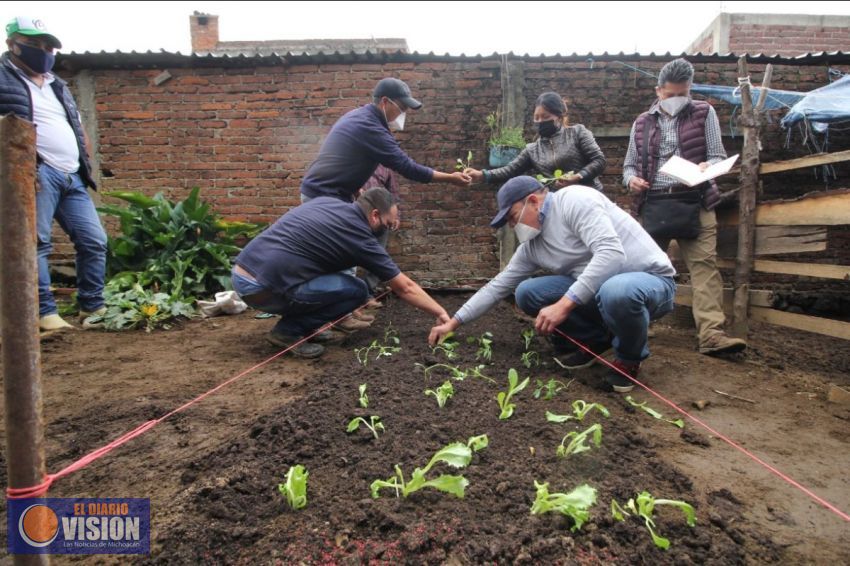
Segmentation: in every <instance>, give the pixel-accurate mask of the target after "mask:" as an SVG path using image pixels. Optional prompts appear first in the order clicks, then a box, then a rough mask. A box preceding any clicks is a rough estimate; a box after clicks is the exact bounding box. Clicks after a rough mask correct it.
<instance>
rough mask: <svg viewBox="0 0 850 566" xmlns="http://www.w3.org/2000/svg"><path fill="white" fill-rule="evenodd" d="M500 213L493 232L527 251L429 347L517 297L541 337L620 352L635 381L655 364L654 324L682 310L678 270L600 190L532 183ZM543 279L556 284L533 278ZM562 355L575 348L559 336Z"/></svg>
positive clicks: (509, 196) (571, 361) (614, 385)
mask: <svg viewBox="0 0 850 566" xmlns="http://www.w3.org/2000/svg"><path fill="white" fill-rule="evenodd" d="M497 200H498V203H499V213H498V214H497V215H496V216H495V218H493V221H492V222H491V223H490V226H492V227H494V228H499V227H501V226H503V225H504V224H505V223H508V225H510V226H511V227H512V228H513V229H514V231H515V232H516V235H517V239H518V240H519V241H520V243H521V245H520V246H519V248H518V249H517V251H516V253H515V254H514V256H513V258H512V259H511V261H510V263H509V264H508V266H507V267H506V268H505V270H504V271H502V272H501V273H499V274H498V275H496V277H495V278H494V279H492V280H491V281H490V282H489V283H488V284H487V285H485V286H484V287H483V288H482V289H481V290H479V291H478V292H477V293H475V295H473V296H472V297H471V298H470V299H469V300H468V301H467V302H466V303H465V304H464V305H463V306H462V307H461V308H460V309H459V310H458V311H457V313H455V315H454V317H452V319H451V320H449V321H448V322H446V323H443V324H440V325H437V326H435V327H434V328H432V329H431V334H430V336H429V337H428V340H429V342H430V343H431V344H434V343H436V342H437V341H439V340H440V339H441V338H442V337H443V336H445V335H446V333H448V332H450V331H453V330H455V329H456V328H458V327H459V326H460V325H461V324H463V323H466V322H470V321H472V320H474V319H476V318H478V317H480V316H481V315H483V314H484V313H486V312H487V311H488V310H490V309H491V308H492V307H493V306H494V305H495V304H496V303H497V302H499V301H500V300H501V299H503V298H505V297H507V296H508V295H510V294H511V292H515V295H516V302H517V305H518V306H519V307H520V308H521V309H522V310H523V311H525V312H526V313H528V314H529V315H532V316H536V317H537V320H536V321H535V329H536V330H537V332H538V333H539V334H543V335H549V334H551V333H552V332H553V331H554V330H555V329H556V328H557V329H559V330H560V331H561V332H563V333H564V334H566V335H567V336H569V337H571V338H573V339H575V340H576V341H578V342H580V343H582V344H584V345H585V346H587V347H588V348H589V349H591V350H592V351H593V352H594V353H596V354H597V355H602V354H603V353H605V352H606V351H608V350H609V349H610V348H611V347H612V346H613V348H614V352H615V359H614V362H613V364H614V366H616V367H617V368H618V369H619V370H620V371H622V372H625V373H627V374H628V375H630V376H632V377H637V376H638V370H639V369H640V363H641V361H643V360H644V359H646V358H647V357H648V356H649V347H648V343H647V330H648V328H649V321H650V320H654V319H657V318H660V317H662V316H664V315H665V314H667V313H669V312H671V311H672V310H673V297H674V294H675V291H676V284H675V283H674V282H673V275H675V273H676V271H675V269H673V265H672V264H671V263H670V260H669V258H668V257H667V254H665V253H664V252H663V251H662V250H661V248H659V247H658V245H657V244H656V243H655V241H653V239H652V238H651V237H650V236H649V234H647V233H646V232H645V231H644V230H643V228H641V226H640V225H639V224H638V223H637V221H635V219H634V218H632V217H631V216H630V215H628V214H627V213H625V212H624V211H623V210H621V209H620V208H619V207H617V206H616V205H615V204H614V203H612V202H611V201H610V200H608V199H607V198H606V197H605V196H604V195H602V194H601V193H600V192H599V191H597V190H596V189H592V188H590V187H584V186H580V185H576V186H573V187H571V188H570V190H568V191H558V192H556V193H552V194H549V193H548V191H547V189H546V188H545V187H544V186H543V185H541V184H540V183H539V182H538V181H537V180H536V179H534V178H533V177H527V176H522V177H515V178H513V179H511V180H510V181H508V182H507V183H505V184H504V185H503V186H502V188H501V189H499V193H498V196H497ZM538 270H545V271H548V272H550V273H551V274H552V275H546V276H543V277H534V278H532V277H531V276H532V274H533V273H535V272H536V271H538ZM552 342H553V344H554V345H555V348H556V351H559V350H560V352H565V351H568V350H569V345H568V343H567V342H566V341H565V340H564V339H563V338H561V337H559V336H557V335H556V336H553V337H552ZM595 361H596V358H595V357H594V356H592V355H590V354H588V353H587V352H585V351H584V350H581V349H575V350H574V351H573V352H572V353H571V354H569V355H567V356H565V357H564V358H563V365H564V366H565V367H567V368H568V369H580V368H585V367H588V366H590V365H592V364H593V363H594V362H595ZM606 381H607V384H608V386H609V387H610V388H611V389H613V390H614V391H618V392H621V393H625V392H628V391H631V389H632V387H633V385H632V382H631V380H629V379H628V378H626V377H625V376H623V375H622V374H620V373H618V372H616V371H614V370H611V371H610V373H609V374H608V376H607V378H606Z"/></svg>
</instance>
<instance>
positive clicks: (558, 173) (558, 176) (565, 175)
mask: <svg viewBox="0 0 850 566" xmlns="http://www.w3.org/2000/svg"><path fill="white" fill-rule="evenodd" d="M573 175H575V173H574V172H573V171H567V172H566V173H564V172H563V171H561V170H560V169H555V174H554V175H553V176H552V177H546V176H545V175H537V180H538V181H540V182H541V183H543V184H544V185H550V184H552V183H554V182H555V181H560V180H561V179H568V178H570V177H572V176H573Z"/></svg>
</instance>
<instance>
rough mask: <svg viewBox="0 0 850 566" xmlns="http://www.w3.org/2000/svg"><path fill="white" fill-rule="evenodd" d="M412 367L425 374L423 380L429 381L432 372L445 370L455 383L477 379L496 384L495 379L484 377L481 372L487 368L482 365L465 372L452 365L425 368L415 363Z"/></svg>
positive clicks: (435, 365)
mask: <svg viewBox="0 0 850 566" xmlns="http://www.w3.org/2000/svg"><path fill="white" fill-rule="evenodd" d="M413 365H414V366H416V367H418V368H420V369H421V370H422V372H423V373H424V374H425V379H430V378H431V373H432V372H433V371H435V370H440V369H445V370H448V371H449V375H450V377H451V378H452V379H454V380H455V381H463V380H464V379H466V378H467V377H477V378H480V379H484V380H486V381H489V382H491V383H496V380H495V379H493V378H492V377H487V376H486V375H484V374H483V373H482V372H481V371H482V370H483V369H484V368H486V367H487V366H485V365H483V364H482V365H479V366H475V367H473V368H469V369H467V370H465V371H464V370H462V369H460V368H459V367H458V366H453V365H449V364H433V365H430V366H427V367H426V366H424V365H422V364H420V363H416V364H413Z"/></svg>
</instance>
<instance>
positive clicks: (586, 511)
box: [531, 480, 596, 531]
mask: <svg viewBox="0 0 850 566" xmlns="http://www.w3.org/2000/svg"><path fill="white" fill-rule="evenodd" d="M534 487H535V488H537V495H536V497H535V499H534V503H532V504H531V514H532V515H540V514H543V513H552V512H557V513H560V514H562V515H565V516H567V517H571V518H572V519H573V521H574V522H575V524H574V525H573V527H572V528H571V529H570V530H571V531H577V530H579V529H580V528H581V526H582V525H583V524H585V523H586V522H587V520H588V519H589V518H590V508H591V507H593V505H594V504H595V503H596V489H594V488H592V487H590V486H589V485H587V484H582V485H580V486H578V487H577V488H575V489H574V490H572V491H571V492H569V493H549V484H548V483H538V482H537V480H534Z"/></svg>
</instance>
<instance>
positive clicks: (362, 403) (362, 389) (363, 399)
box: [357, 383, 369, 409]
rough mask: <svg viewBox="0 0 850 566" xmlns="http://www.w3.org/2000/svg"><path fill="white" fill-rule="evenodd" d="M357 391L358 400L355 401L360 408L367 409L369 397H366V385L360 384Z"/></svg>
mask: <svg viewBox="0 0 850 566" xmlns="http://www.w3.org/2000/svg"><path fill="white" fill-rule="evenodd" d="M357 390H358V391H359V392H360V398H359V399H358V400H357V402H358V403H360V406H361V407H363V408H364V409H368V408H369V396H368V395H366V384H365V383H361V384H360V387H358V388H357Z"/></svg>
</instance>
